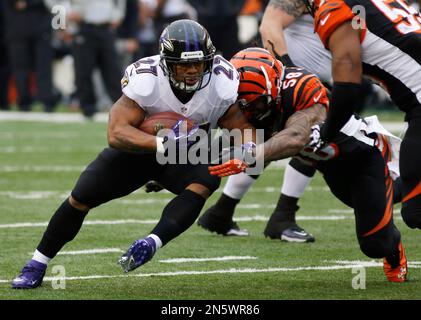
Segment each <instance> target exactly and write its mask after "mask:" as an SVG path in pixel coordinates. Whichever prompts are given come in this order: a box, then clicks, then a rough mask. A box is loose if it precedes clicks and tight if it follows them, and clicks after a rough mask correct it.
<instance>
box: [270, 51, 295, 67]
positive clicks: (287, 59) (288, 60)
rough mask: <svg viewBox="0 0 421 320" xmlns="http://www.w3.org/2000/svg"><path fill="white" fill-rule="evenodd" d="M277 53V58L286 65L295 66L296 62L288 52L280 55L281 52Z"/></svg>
mask: <svg viewBox="0 0 421 320" xmlns="http://www.w3.org/2000/svg"><path fill="white" fill-rule="evenodd" d="M274 53H275V58H276V59H278V60H279V61H281V62H282V64H283V65H284V66H285V67H295V64H294V62H292V60H291V58H290V57H289V55H288V53H285V54H284V55H282V56H280V55H279V54H277V53H276V51H274Z"/></svg>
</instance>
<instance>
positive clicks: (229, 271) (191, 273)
mask: <svg viewBox="0 0 421 320" xmlns="http://www.w3.org/2000/svg"><path fill="white" fill-rule="evenodd" d="M420 263H421V262H420ZM356 266H357V265H356V264H350V265H328V266H307V267H290V268H285V267H272V268H263V269H257V268H229V269H220V270H205V271H199V270H192V271H173V272H156V273H134V274H133V273H132V274H127V275H89V276H74V277H64V278H63V277H45V278H44V281H53V280H54V281H56V280H94V279H112V278H135V277H136V278H139V277H141V278H147V277H157V276H161V277H174V276H196V275H207V274H238V273H279V272H300V271H333V270H346V269H353V268H355V267H356ZM358 266H363V267H365V268H372V267H376V268H377V267H382V266H383V263H378V262H371V261H366V262H364V263H362V264H360V265H358ZM409 266H411V263H409ZM412 268H414V269H419V268H421V266H420V265H418V264H417V265H413V266H412ZM10 281H11V280H4V279H1V280H0V283H9V282H10Z"/></svg>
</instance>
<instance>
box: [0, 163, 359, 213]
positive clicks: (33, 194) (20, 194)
mask: <svg viewBox="0 0 421 320" xmlns="http://www.w3.org/2000/svg"><path fill="white" fill-rule="evenodd" d="M16 169H17V168H16V167H13V166H3V167H1V166H0V172H1V171H3V172H18V171H25V169H28V168H27V167H22V168H21V169H22V170H20V169H19V170H16ZM34 169H35V170H38V172H41V171H56V172H57V171H81V170H82V169H83V167H72V166H63V167H61V166H53V167H46V168H45V167H37V168H34ZM47 169H48V170H47ZM49 169H53V170H49ZM62 169H64V170H62ZM76 169H81V170H76ZM35 170H26V172H28V171H35ZM306 191H308V192H315V191H317V192H320V191H329V189H328V188H327V187H322V186H321V187H312V186H308V187H307V188H306ZM70 192H71V191H70V190H68V191H57V190H28V191H0V197H7V198H12V199H48V198H63V197H67V196H68V195H69V194H70ZM221 192H222V189H221V190H218V191H217V193H221ZM248 193H277V194H278V193H280V191H279V190H278V189H277V188H273V187H266V188H259V187H258V188H252V189H250V190H249V191H248ZM133 194H134V195H140V196H142V197H147V198H148V199H116V200H115V201H118V202H119V203H123V204H148V203H152V204H153V203H164V202H167V201H170V200H171V199H172V198H154V197H155V196H158V197H159V196H160V195H161V194H171V193H170V192H169V191H166V190H163V191H161V192H159V193H150V194H147V193H145V191H144V189H143V188H142V189H139V190H137V191H135V192H133ZM238 208H240V209H258V208H270V209H272V208H275V205H274V204H272V205H260V204H239V205H238ZM328 212H331V213H352V212H353V211H352V210H351V209H344V210H342V209H331V210H329V211H328Z"/></svg>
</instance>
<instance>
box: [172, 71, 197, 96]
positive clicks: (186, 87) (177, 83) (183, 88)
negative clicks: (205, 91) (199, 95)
mask: <svg viewBox="0 0 421 320" xmlns="http://www.w3.org/2000/svg"><path fill="white" fill-rule="evenodd" d="M170 80H171V83H172V85H173V86H174V87H175V88H177V89H179V90H181V91H185V92H189V93H190V92H193V91H196V90H197V88H198V87H199V86H200V82H201V81H197V82H196V83H195V84H194V85H191V86H189V85H187V84H186V83H185V82H184V81H176V80H175V79H174V78H173V77H172V76H171V75H170Z"/></svg>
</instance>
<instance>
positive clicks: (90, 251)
mask: <svg viewBox="0 0 421 320" xmlns="http://www.w3.org/2000/svg"><path fill="white" fill-rule="evenodd" d="M115 252H118V253H121V252H124V251H123V250H121V249H119V248H100V249H87V250H74V251H62V252H59V253H58V255H63V256H66V255H71V256H73V255H75V256H78V255H81V254H97V253H115ZM31 254H32V253H31Z"/></svg>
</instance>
